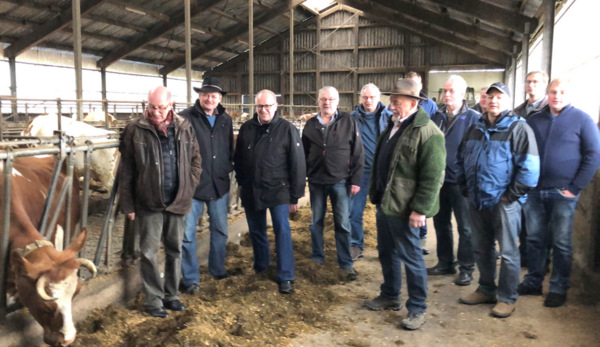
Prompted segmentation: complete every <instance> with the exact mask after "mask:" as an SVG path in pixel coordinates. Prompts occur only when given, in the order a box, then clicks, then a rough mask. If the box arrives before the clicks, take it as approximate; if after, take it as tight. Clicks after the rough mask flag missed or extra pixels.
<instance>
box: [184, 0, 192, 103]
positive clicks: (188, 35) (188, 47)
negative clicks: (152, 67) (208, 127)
mask: <svg viewBox="0 0 600 347" xmlns="http://www.w3.org/2000/svg"><path fill="white" fill-rule="evenodd" d="M183 6H184V17H185V82H186V91H187V93H186V94H187V102H188V104H190V103H191V102H192V21H191V10H190V0H184V1H183Z"/></svg>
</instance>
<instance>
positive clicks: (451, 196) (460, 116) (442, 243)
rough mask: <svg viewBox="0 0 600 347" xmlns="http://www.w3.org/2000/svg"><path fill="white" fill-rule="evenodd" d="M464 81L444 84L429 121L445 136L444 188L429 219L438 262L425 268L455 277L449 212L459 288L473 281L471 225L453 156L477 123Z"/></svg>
mask: <svg viewBox="0 0 600 347" xmlns="http://www.w3.org/2000/svg"><path fill="white" fill-rule="evenodd" d="M466 91H467V82H466V81H465V80H464V79H463V78H462V77H460V76H457V75H452V76H450V78H448V80H447V81H446V82H445V83H444V87H443V89H442V98H443V101H444V104H445V106H442V108H440V109H439V110H438V111H437V112H436V114H434V115H433V117H431V120H432V121H433V122H434V123H435V124H437V126H438V127H439V128H440V130H442V131H443V132H444V134H445V139H446V175H445V177H444V185H443V186H442V189H441V190H440V211H439V212H438V214H436V215H435V216H434V217H433V225H434V226H435V233H436V236H437V256H438V263H437V265H435V266H434V267H431V268H429V269H427V274H428V275H448V274H455V273H456V269H455V268H454V266H455V263H454V255H453V250H454V240H453V230H452V212H453V211H454V217H455V219H456V224H457V226H458V240H459V241H458V252H457V253H456V258H457V260H458V265H459V270H460V272H459V275H458V277H457V278H456V280H455V281H454V283H455V284H457V285H459V286H467V285H469V284H471V281H472V280H473V269H474V266H475V259H474V258H473V246H472V244H471V225H470V223H469V206H468V203H467V200H466V199H465V198H464V197H463V196H462V194H461V190H460V187H459V185H458V184H457V182H456V178H457V177H456V176H457V173H458V171H459V169H458V168H457V167H456V154H457V151H458V146H459V145H460V142H461V141H462V138H463V136H464V135H465V133H466V132H467V130H468V129H469V128H470V127H471V125H473V124H475V123H477V121H478V120H479V117H480V116H481V115H480V114H479V113H477V112H475V111H473V110H472V109H470V108H468V107H467V102H466V101H465V100H464V97H465V93H466Z"/></svg>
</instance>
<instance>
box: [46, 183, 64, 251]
mask: <svg viewBox="0 0 600 347" xmlns="http://www.w3.org/2000/svg"><path fill="white" fill-rule="evenodd" d="M70 179H71V178H70V177H67V178H66V179H65V180H64V181H63V186H62V187H61V189H60V194H59V195H58V202H57V203H56V210H54V214H52V219H51V220H50V223H49V224H48V227H47V228H46V230H44V231H40V233H42V236H44V238H45V239H46V240H49V239H50V237H51V236H52V231H53V230H54V228H56V223H57V222H58V217H59V216H60V209H61V208H62V205H63V204H64V203H65V197H66V196H67V191H68V190H69V186H70V183H71V182H68V184H67V181H69V180H70ZM63 240H64V238H63ZM63 245H64V242H63ZM55 246H56V245H55ZM63 248H64V247H63Z"/></svg>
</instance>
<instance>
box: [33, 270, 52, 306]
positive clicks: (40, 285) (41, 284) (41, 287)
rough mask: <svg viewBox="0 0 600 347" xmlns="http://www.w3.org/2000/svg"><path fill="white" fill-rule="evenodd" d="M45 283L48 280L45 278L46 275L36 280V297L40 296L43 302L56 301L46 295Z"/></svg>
mask: <svg viewBox="0 0 600 347" xmlns="http://www.w3.org/2000/svg"><path fill="white" fill-rule="evenodd" d="M47 283H48V278H47V277H46V275H42V276H41V277H40V278H38V280H37V283H36V288H37V292H38V295H39V296H40V298H42V299H43V300H45V301H54V300H56V298H53V297H51V296H49V295H48V294H46V284H47Z"/></svg>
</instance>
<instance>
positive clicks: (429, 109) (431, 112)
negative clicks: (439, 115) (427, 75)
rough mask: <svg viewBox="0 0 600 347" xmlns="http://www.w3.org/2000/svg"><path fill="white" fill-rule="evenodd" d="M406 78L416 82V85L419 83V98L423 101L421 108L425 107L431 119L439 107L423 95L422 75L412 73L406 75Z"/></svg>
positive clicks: (420, 101) (420, 104)
mask: <svg viewBox="0 0 600 347" xmlns="http://www.w3.org/2000/svg"><path fill="white" fill-rule="evenodd" d="M404 78H407V79H409V80H413V81H415V83H417V85H418V86H419V97H421V99H420V100H419V106H421V107H423V109H424V110H425V112H427V114H428V115H429V117H431V116H433V115H434V114H435V113H436V112H437V110H438V107H437V105H436V104H435V102H434V101H433V100H431V99H430V98H429V97H428V96H427V94H425V93H423V79H422V78H421V75H419V74H418V73H416V72H414V71H410V72H407V73H406V76H404Z"/></svg>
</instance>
